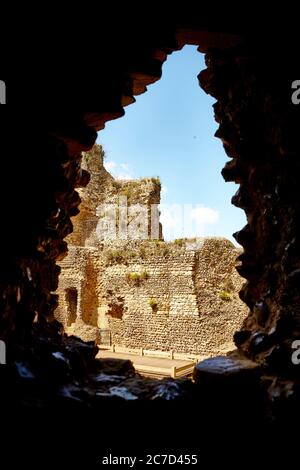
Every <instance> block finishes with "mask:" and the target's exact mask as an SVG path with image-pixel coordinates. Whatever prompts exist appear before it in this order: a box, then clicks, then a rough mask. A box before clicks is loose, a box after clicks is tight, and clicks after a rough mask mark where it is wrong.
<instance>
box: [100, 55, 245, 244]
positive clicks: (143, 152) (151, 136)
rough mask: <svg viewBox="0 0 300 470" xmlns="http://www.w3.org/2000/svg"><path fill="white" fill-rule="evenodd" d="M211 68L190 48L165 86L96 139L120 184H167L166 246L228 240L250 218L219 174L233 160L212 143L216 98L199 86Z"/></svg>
mask: <svg viewBox="0 0 300 470" xmlns="http://www.w3.org/2000/svg"><path fill="white" fill-rule="evenodd" d="M204 68H205V63H204V55H203V54H200V53H199V52H197V49H196V47H193V46H185V47H184V49H183V50H181V51H179V52H176V53H174V54H172V55H171V56H169V58H168V59H167V61H166V62H165V64H164V66H163V75H162V78H161V80H159V81H158V82H156V83H155V84H153V85H150V86H149V87H148V91H147V92H146V93H144V94H143V95H140V96H137V97H136V103H134V104H132V105H130V106H128V107H126V108H125V116H124V117H122V118H121V119H117V120H115V121H110V122H108V123H106V127H105V129H104V130H102V131H101V132H100V133H99V135H98V142H99V143H101V144H102V145H103V147H104V150H105V152H106V155H107V158H106V162H105V166H106V168H107V169H108V170H109V171H110V172H111V173H112V174H113V175H114V176H116V177H119V178H125V179H126V178H139V177H145V176H159V177H160V179H161V182H162V187H163V190H162V204H163V206H162V210H163V213H162V219H163V220H162V222H165V223H164V235H165V237H166V238H167V239H172V238H180V237H181V236H209V235H213V236H224V237H226V238H228V239H230V240H231V241H233V242H234V243H235V244H236V241H235V240H234V239H233V238H232V236H231V235H232V233H233V232H235V231H237V230H239V229H241V228H242V227H243V226H244V225H245V223H246V219H245V216H244V213H243V211H241V210H240V209H237V208H236V207H234V206H232V205H231V203H230V199H231V196H232V195H233V194H234V193H235V192H236V191H237V189H238V186H237V185H235V184H234V183H225V181H224V180H223V178H222V176H221V174H220V171H221V169H222V167H223V166H224V164H225V162H226V161H227V160H228V157H227V156H226V154H225V152H224V150H223V146H222V143H221V141H220V140H219V139H217V138H216V137H214V133H215V131H216V129H217V123H216V122H215V121H214V117H213V108H212V104H213V103H214V99H213V98H212V97H210V96H208V95H206V93H205V92H204V91H203V90H202V89H201V88H200V87H199V85H198V80H197V75H198V73H199V72H200V70H202V69H204ZM173 204H177V205H178V207H177V211H180V210H181V209H179V208H180V207H182V206H183V205H184V204H190V205H193V206H192V212H191V213H192V214H193V215H192V220H193V222H192V223H193V226H192V227H191V228H189V229H187V231H185V232H184V231H183V230H184V229H183V224H182V221H181V220H179V218H178V215H176V209H175V208H174V206H173V209H172V208H171V209H170V205H173Z"/></svg>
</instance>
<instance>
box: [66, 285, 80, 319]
mask: <svg viewBox="0 0 300 470" xmlns="http://www.w3.org/2000/svg"><path fill="white" fill-rule="evenodd" d="M65 293H66V297H65V298H66V304H67V310H68V316H67V319H68V320H67V321H68V326H70V325H72V323H74V322H75V320H76V316H77V302H78V292H77V289H75V288H74V287H69V288H67V289H66V290H65Z"/></svg>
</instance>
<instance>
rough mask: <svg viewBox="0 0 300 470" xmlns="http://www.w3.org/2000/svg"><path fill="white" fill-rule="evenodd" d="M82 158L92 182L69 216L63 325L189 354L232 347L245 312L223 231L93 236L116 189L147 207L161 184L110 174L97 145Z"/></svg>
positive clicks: (90, 335) (83, 333)
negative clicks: (187, 235) (215, 234)
mask: <svg viewBox="0 0 300 470" xmlns="http://www.w3.org/2000/svg"><path fill="white" fill-rule="evenodd" d="M84 162H85V165H86V167H87V169H88V170H89V171H90V173H91V182H90V184H89V186H88V188H87V189H82V190H81V192H80V196H81V199H82V201H83V206H84V207H83V209H84V210H83V211H82V212H81V213H80V215H79V216H78V217H77V218H76V219H75V223H74V234H72V237H71V238H70V240H71V243H72V244H69V255H68V256H67V257H66V258H65V260H64V261H63V262H62V263H61V267H62V273H61V278H60V285H59V290H58V293H59V296H60V299H61V300H60V305H59V308H58V309H57V311H56V317H57V318H58V319H59V320H60V321H61V322H62V323H63V324H64V325H65V327H66V329H67V331H68V332H69V333H74V334H76V335H79V336H80V337H81V338H83V339H85V340H88V339H94V340H96V341H97V342H101V340H102V341H103V338H101V336H100V335H99V332H100V334H101V332H102V335H103V334H104V333H105V334H106V338H107V335H109V337H110V341H111V342H112V344H115V345H118V346H125V347H130V348H145V349H156V350H174V351H176V352H184V353H194V354H217V353H220V352H222V351H227V350H229V349H232V348H233V342H232V337H233V334H234V333H235V331H236V330H237V329H238V328H239V327H240V325H241V322H242V320H243V318H244V317H245V316H246V307H245V306H244V305H243V304H242V302H241V301H240V299H239V297H238V292H239V290H240V288H241V286H242V280H241V278H240V277H239V275H238V274H237V273H236V271H235V264H236V257H237V255H238V254H239V252H240V250H238V249H236V248H235V247H234V246H233V244H232V243H231V242H229V241H228V240H225V239H222V238H207V239H201V238H196V239H190V240H189V239H180V240H176V241H175V242H168V243H167V242H164V241H163V240H162V239H161V236H162V231H161V228H160V231H159V237H158V239H156V240H151V239H146V240H128V239H127V240H121V239H120V238H117V239H111V238H110V237H108V238H107V239H103V238H101V237H99V232H98V228H97V227H99V223H101V222H102V219H101V218H100V216H99V213H98V218H97V216H95V213H96V214H97V210H98V208H99V204H104V203H106V204H112V203H113V204H116V205H117V207H118V210H119V207H120V206H119V205H118V201H119V197H120V196H124V195H126V198H127V205H128V208H129V209H130V208H131V207H132V206H133V204H136V203H142V204H144V205H145V206H146V207H148V208H150V206H151V204H158V203H159V201H160V184H159V182H158V180H157V179H154V178H152V179H151V178H144V179H142V180H133V181H116V180H114V179H113V178H112V176H111V175H110V174H109V173H108V172H107V171H106V170H105V168H104V167H103V153H102V150H101V147H100V146H98V147H97V146H95V147H94V149H93V151H92V152H90V153H88V154H86V155H85V156H84ZM100 187H101V188H102V191H101V192H100V190H99V188H100ZM148 215H149V214H148ZM129 223H131V222H129ZM92 224H93V229H92V230H89V231H87V230H86V227H87V226H91V225H92ZM148 232H149V230H148ZM74 305H75V307H76V319H75V318H74V308H75V307H74ZM106 340H107V339H106Z"/></svg>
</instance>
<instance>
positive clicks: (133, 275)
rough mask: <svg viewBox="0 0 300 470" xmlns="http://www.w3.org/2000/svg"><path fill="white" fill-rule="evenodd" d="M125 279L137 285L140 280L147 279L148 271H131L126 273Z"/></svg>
mask: <svg viewBox="0 0 300 470" xmlns="http://www.w3.org/2000/svg"><path fill="white" fill-rule="evenodd" d="M126 279H127V280H128V281H133V282H134V284H136V285H139V284H140V283H141V281H146V280H147V279H149V273H148V271H142V272H141V273H138V272H136V271H132V272H129V273H126Z"/></svg>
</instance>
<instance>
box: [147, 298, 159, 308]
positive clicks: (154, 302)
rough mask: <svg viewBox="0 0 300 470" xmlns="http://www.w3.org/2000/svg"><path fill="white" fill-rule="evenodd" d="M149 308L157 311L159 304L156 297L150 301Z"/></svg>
mask: <svg viewBox="0 0 300 470" xmlns="http://www.w3.org/2000/svg"><path fill="white" fill-rule="evenodd" d="M148 304H149V306H150V307H151V308H152V310H157V307H158V302H157V300H156V299H155V298H154V297H151V298H150V299H149V301H148Z"/></svg>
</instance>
